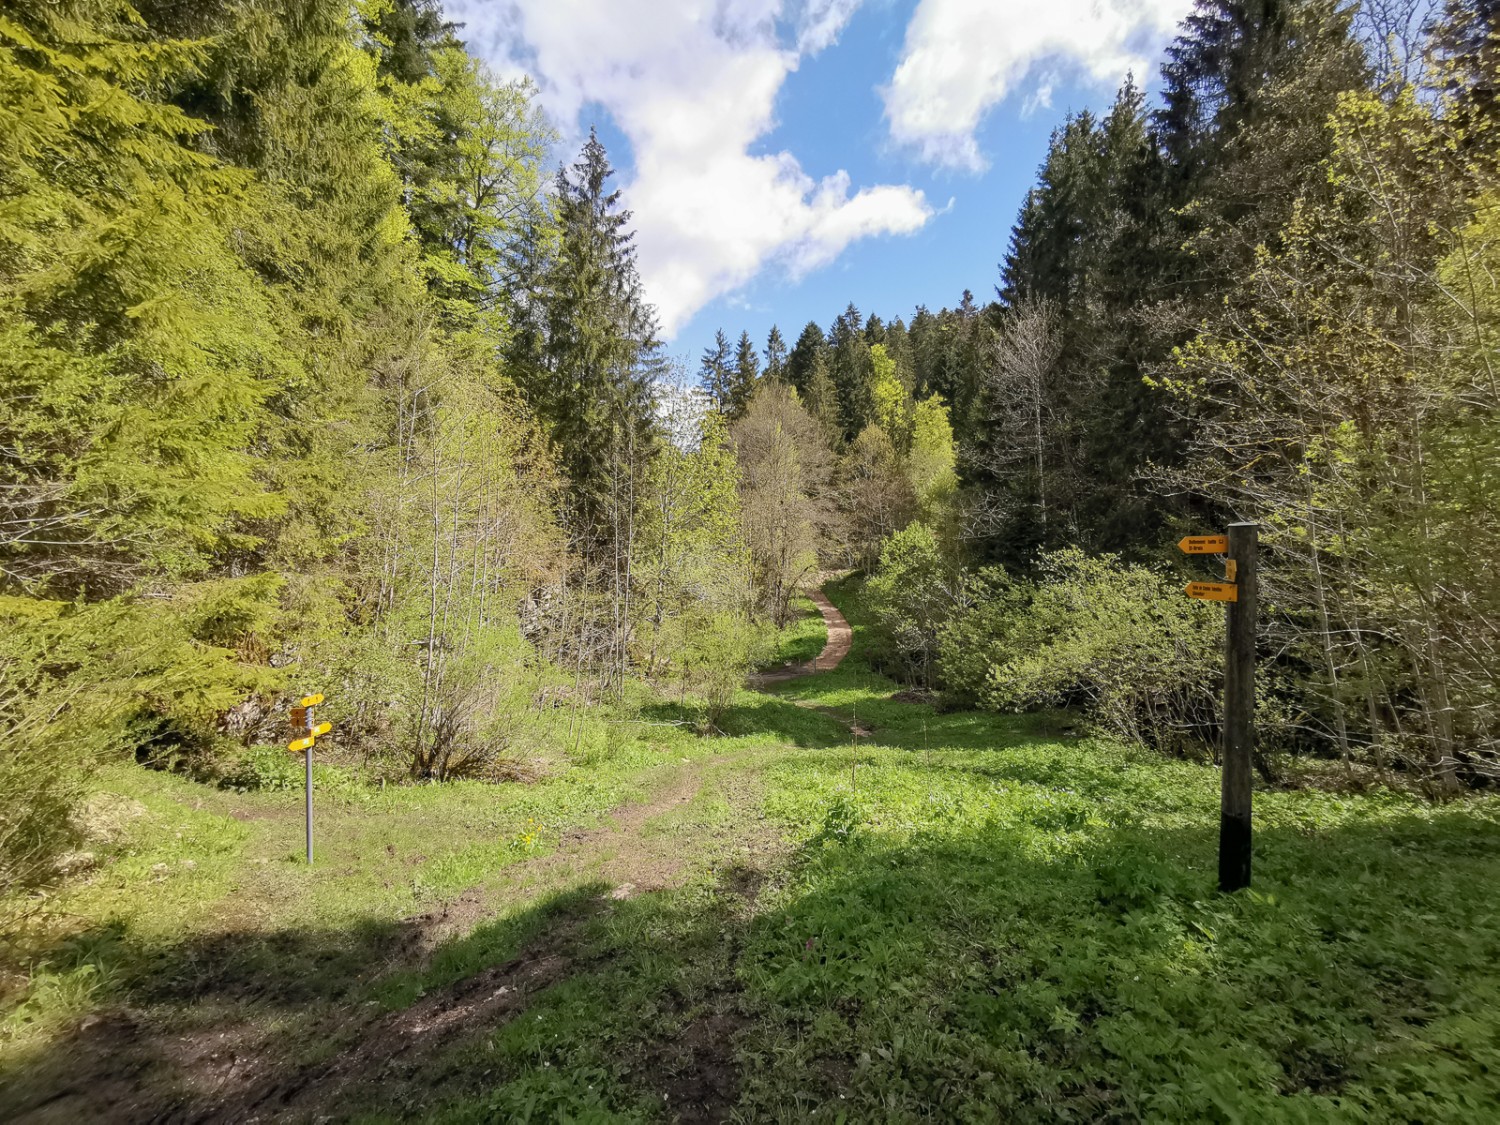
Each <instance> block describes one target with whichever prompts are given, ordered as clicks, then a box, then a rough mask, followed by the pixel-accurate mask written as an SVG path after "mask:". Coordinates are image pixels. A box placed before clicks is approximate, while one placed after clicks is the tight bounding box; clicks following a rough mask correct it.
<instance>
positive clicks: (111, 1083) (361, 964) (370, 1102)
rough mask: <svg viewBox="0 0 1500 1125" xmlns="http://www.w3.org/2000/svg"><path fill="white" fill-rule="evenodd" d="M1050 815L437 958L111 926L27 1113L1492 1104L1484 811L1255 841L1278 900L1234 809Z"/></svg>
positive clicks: (555, 914)
mask: <svg viewBox="0 0 1500 1125" xmlns="http://www.w3.org/2000/svg"><path fill="white" fill-rule="evenodd" d="M1057 815H1058V814H1057V810H1056V809H1053V808H1052V807H1051V806H1049V805H1047V804H1046V803H1045V802H1042V801H1037V802H1032V803H1023V804H1018V805H1016V806H1015V807H1014V808H1012V809H1011V810H1010V812H1009V814H1008V816H1007V817H1005V818H1001V819H998V820H997V819H995V818H993V817H991V818H989V819H987V820H985V821H983V822H973V823H968V822H965V823H946V824H945V823H941V822H938V823H934V824H933V825H932V826H931V827H930V828H925V829H923V830H922V831H921V832H919V833H918V834H916V835H914V836H909V837H903V838H895V837H891V836H889V835H883V834H882V833H881V832H880V831H879V830H877V829H875V828H872V827H871V826H870V825H868V824H866V823H864V822H863V821H861V819H860V814H859V813H858V812H857V811H856V812H855V813H853V814H852V815H851V816H850V817H849V818H847V820H846V821H841V822H839V823H838V824H836V825H835V827H836V828H838V827H839V826H840V825H842V829H845V830H846V831H840V832H835V833H833V834H832V835H830V834H829V833H824V834H822V835H821V836H819V837H816V838H814V839H813V840H811V841H810V842H808V843H806V844H805V845H804V846H803V848H802V849H801V851H800V852H799V853H797V855H796V856H795V858H794V859H793V861H792V864H791V868H790V870H788V871H783V872H781V873H779V874H778V873H772V875H773V877H772V879H771V881H770V882H769V883H767V882H766V881H765V880H766V873H765V872H761V871H758V870H755V869H753V868H749V867H744V866H730V867H728V868H726V869H724V870H721V871H719V872H717V873H715V876H714V878H713V879H712V880H711V881H710V882H709V883H707V884H696V885H690V886H687V887H683V888H678V889H674V890H665V891H660V892H653V893H649V894H643V895H640V896H637V897H634V898H630V899H628V900H624V901H615V900H613V899H607V898H603V897H601V891H602V889H603V888H602V887H601V886H599V885H590V886H586V887H579V888H574V889H573V890H570V891H568V892H565V893H562V894H559V895H556V896H554V897H552V898H550V899H548V900H546V901H543V902H539V903H537V904H535V905H534V906H532V907H530V908H528V909H526V910H524V911H521V912H518V913H517V914H515V915H513V916H510V917H507V918H505V919H502V920H500V921H497V922H494V923H488V924H485V925H481V926H479V927H478V928H476V929H474V930H473V931H472V932H470V933H468V934H465V935H462V936H459V937H455V938H452V939H449V940H445V941H441V942H440V943H438V944H437V946H436V948H434V949H431V950H429V949H428V948H427V943H426V942H425V941H424V938H423V930H422V924H421V923H420V922H416V923H404V924H400V925H363V926H357V927H353V928H351V929H347V930H338V931H329V932H316V933H314V932H295V933H277V934H270V935H254V934H230V935H222V936H220V937H217V938H213V939H208V940H204V941H200V942H194V943H187V944H185V945H184V946H182V947H180V948H177V949H173V950H169V951H166V952H165V953H161V952H158V951H154V950H147V949H138V948H133V947H132V945H131V941H130V935H129V934H128V933H119V932H116V933H113V934H112V935H110V936H109V937H108V939H107V940H106V939H104V938H102V937H100V936H98V935H96V936H95V938H94V939H93V940H94V942H95V944H94V946H93V949H92V952H91V953H90V954H88V955H89V956H93V957H95V958H97V959H98V960H99V961H101V962H108V961H111V960H112V961H113V963H114V965H115V968H114V970H113V971H114V972H115V973H116V974H117V979H118V980H119V984H118V986H117V988H116V996H115V998H114V999H115V1001H116V1005H115V1013H114V1014H113V1015H110V1016H107V1017H106V1018H105V1019H104V1020H102V1021H100V1022H99V1023H96V1024H94V1025H93V1026H91V1027H87V1028H82V1029H79V1030H78V1031H77V1032H76V1033H74V1034H73V1035H71V1036H68V1037H66V1038H65V1039H64V1040H63V1041H61V1042H60V1043H58V1044H57V1045H56V1046H55V1047H53V1048H52V1049H50V1050H48V1051H46V1052H44V1053H43V1054H42V1055H41V1056H39V1057H37V1058H35V1059H33V1060H32V1065H31V1067H30V1068H29V1071H28V1073H27V1074H25V1075H22V1076H19V1077H20V1079H21V1081H20V1082H18V1083H13V1084H12V1085H11V1086H10V1087H8V1088H7V1092H6V1094H5V1095H4V1097H5V1099H6V1101H5V1106H6V1110H7V1114H6V1116H7V1117H8V1119H20V1120H28V1119H34V1120H64V1119H74V1120H111V1121H135V1120H140V1121H145V1120H159V1119H164V1118H165V1119H199V1118H210V1119H244V1118H248V1117H253V1116H259V1117H262V1118H270V1117H289V1118H293V1119H296V1118H312V1117H316V1116H319V1115H327V1116H331V1117H333V1118H335V1119H347V1118H348V1117H351V1116H359V1115H362V1114H375V1115H379V1116H380V1117H382V1118H408V1119H409V1118H422V1119H431V1120H464V1121H492V1120H505V1121H525V1120H535V1121H544V1120H549V1121H550V1120H562V1119H569V1118H572V1119H579V1118H584V1119H588V1118H601V1117H609V1116H611V1115H628V1116H641V1117H646V1118H651V1117H656V1118H660V1119H664V1120H670V1119H673V1118H676V1119H677V1120H679V1121H684V1122H700V1121H702V1122H706V1121H717V1120H724V1119H725V1118H726V1117H728V1116H729V1115H730V1114H731V1113H734V1114H736V1115H738V1116H739V1117H740V1118H742V1119H745V1120H808V1119H824V1120H830V1121H832V1120H838V1119H840V1117H842V1119H844V1120H876V1119H879V1120H891V1119H920V1118H932V1117H938V1118H944V1119H967V1120H1097V1119H1102V1118H1116V1119H1124V1120H1138V1119H1143V1118H1144V1119H1153V1120H1179V1121H1187V1120H1214V1119H1222V1118H1224V1117H1225V1116H1226V1115H1228V1116H1232V1115H1234V1114H1238V1115H1240V1116H1242V1117H1244V1118H1245V1119H1247V1120H1259V1119H1286V1118H1301V1119H1327V1118H1329V1117H1337V1116H1340V1115H1345V1116H1365V1117H1370V1116H1373V1117H1376V1118H1382V1119H1417V1118H1421V1119H1426V1120H1443V1119H1449V1120H1480V1119H1486V1118H1489V1117H1491V1116H1492V1114H1491V1113H1490V1111H1491V1110H1493V1109H1495V1108H1496V1100H1497V1097H1500V1086H1497V1083H1496V1082H1495V1079H1494V1070H1493V1050H1494V1044H1495V1043H1496V1042H1497V1041H1500V1038H1497V1036H1500V970H1497V966H1500V912H1497V910H1496V908H1495V907H1494V905H1493V902H1492V900H1491V899H1490V898H1489V896H1488V895H1486V894H1476V893H1475V890H1476V889H1477V888H1489V887H1493V886H1494V885H1496V882H1497V879H1500V825H1497V824H1496V823H1495V821H1494V820H1493V819H1491V818H1489V817H1476V816H1471V815H1469V814H1468V813H1467V812H1466V811H1465V810H1461V809H1449V810H1437V811H1433V812H1430V813H1427V814H1425V815H1424V814H1421V813H1417V812H1411V813H1399V812H1396V813H1393V812H1391V811H1390V810H1385V811H1384V812H1383V813H1382V812H1381V810H1378V809H1372V819H1371V820H1370V821H1369V822H1368V823H1363V822H1361V823H1353V824H1347V825H1344V826H1342V827H1336V828H1327V829H1316V828H1312V829H1304V830H1292V829H1274V830H1270V831H1264V832H1262V833H1260V834H1259V835H1258V836H1257V842H1256V850H1257V854H1256V864H1257V883H1256V892H1255V893H1254V894H1241V895H1238V896H1234V897H1224V896H1219V895H1216V894H1214V893H1213V891H1212V888H1211V882H1212V869H1213V854H1214V846H1215V833H1214V831H1213V829H1212V828H1211V827H1210V826H1204V827H1203V828H1201V829H1171V830H1146V829H1141V828H1134V827H1128V826H1127V827H1109V826H1103V825H1100V824H1099V823H1098V822H1097V821H1089V820H1087V818H1083V819H1080V820H1078V821H1076V822H1070V821H1058V820H1057V819H1056V817H1057ZM830 823H832V821H830ZM1070 825H1071V826H1070ZM836 839H842V840H844V842H842V843H838V842H835V840H836ZM82 948H83V947H82V946H79V947H78V949H77V951H75V953H74V954H70V955H75V956H76V955H80V954H81V950H82ZM523 1014H524V1015H523ZM13 1077H16V1076H13ZM1462 1110H1467V1116H1465V1113H1464V1112H1460V1111H1462ZM1231 1111H1232V1112H1231Z"/></svg>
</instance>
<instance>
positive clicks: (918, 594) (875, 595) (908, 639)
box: [865, 523, 965, 688]
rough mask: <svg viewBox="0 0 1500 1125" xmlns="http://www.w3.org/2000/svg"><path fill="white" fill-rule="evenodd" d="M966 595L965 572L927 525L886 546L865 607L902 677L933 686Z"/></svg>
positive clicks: (900, 534) (867, 590)
mask: <svg viewBox="0 0 1500 1125" xmlns="http://www.w3.org/2000/svg"><path fill="white" fill-rule="evenodd" d="M964 591H965V577H964V573H963V571H962V570H961V569H960V568H959V567H957V566H955V565H953V564H952V563H950V562H949V561H948V560H947V559H945V558H944V557H943V554H942V552H941V551H940V550H939V548H938V542H937V536H935V535H934V534H933V531H932V528H930V527H928V526H927V525H926V524H921V523H914V524H910V525H908V526H907V527H906V528H905V529H904V530H902V531H898V532H896V533H895V534H894V535H892V536H891V537H890V538H888V539H887V540H886V541H885V544H884V546H882V547H881V549H880V565H879V566H878V567H877V568H876V570H875V573H874V575H872V576H871V578H870V580H869V581H868V582H866V583H865V598H866V603H865V604H866V605H867V606H868V608H869V610H870V614H871V616H872V617H873V618H874V621H875V627H876V631H877V633H878V634H879V636H880V640H881V642H882V643H881V645H880V646H879V647H880V649H881V650H883V651H884V652H886V653H889V654H890V656H891V659H892V660H893V661H894V663H895V668H894V669H892V670H893V671H895V672H896V673H897V675H899V676H901V677H902V678H903V679H905V680H907V681H908V682H911V683H916V684H920V685H921V686H922V687H925V688H931V687H932V686H933V682H934V678H935V675H936V672H937V659H938V651H939V646H940V641H941V637H942V631H943V627H944V625H945V624H946V623H947V622H948V620H949V618H950V617H952V616H953V614H954V613H955V612H956V611H957V610H958V609H960V608H961V607H962V605H963V603H964V599H965V593H964Z"/></svg>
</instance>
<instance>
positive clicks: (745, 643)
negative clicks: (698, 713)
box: [682, 611, 775, 731]
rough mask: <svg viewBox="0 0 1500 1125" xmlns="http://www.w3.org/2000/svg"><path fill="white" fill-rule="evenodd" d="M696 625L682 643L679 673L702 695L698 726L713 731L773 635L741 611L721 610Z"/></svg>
mask: <svg viewBox="0 0 1500 1125" xmlns="http://www.w3.org/2000/svg"><path fill="white" fill-rule="evenodd" d="M699 625H700V627H699V628H698V629H696V630H694V632H693V633H692V634H690V635H689V637H688V638H687V643H686V645H685V646H684V651H683V655H682V663H683V675H684V678H685V679H686V681H687V684H688V685H689V686H690V687H691V688H692V689H693V690H694V691H695V692H697V694H699V695H700V696H701V697H702V699H703V704H704V714H703V722H702V729H703V730H705V731H717V730H718V729H719V723H720V722H721V721H722V720H723V718H724V714H725V712H726V711H727V710H728V709H729V707H730V705H731V704H732V703H733V702H734V699H735V696H736V695H738V694H739V692H740V691H741V690H742V689H743V688H744V684H745V677H746V676H747V675H748V674H749V673H750V670H751V669H752V668H754V667H755V666H756V665H758V664H763V663H765V661H766V658H767V657H768V656H769V655H770V653H771V651H772V646H773V645H774V644H775V635H774V632H773V631H772V630H771V628H770V627H769V626H768V625H765V624H763V623H760V622H756V621H753V620H751V619H750V618H749V617H748V616H747V615H746V614H744V613H733V612H723V611H721V612H718V613H715V614H712V615H711V616H708V617H706V618H704V619H703V620H702V621H701V622H700V623H699Z"/></svg>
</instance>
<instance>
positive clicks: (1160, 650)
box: [940, 548, 1222, 751]
mask: <svg viewBox="0 0 1500 1125" xmlns="http://www.w3.org/2000/svg"><path fill="white" fill-rule="evenodd" d="M1221 635H1222V627H1221V625H1220V614H1218V613H1215V612H1214V610H1213V608H1212V607H1208V606H1204V605H1202V604H1200V603H1198V602H1193V601H1190V600H1189V599H1187V598H1185V597H1183V595H1182V593H1181V591H1179V590H1178V589H1177V588H1176V587H1175V586H1174V585H1172V584H1171V583H1170V582H1169V581H1168V580H1167V579H1165V578H1164V577H1163V576H1162V575H1160V574H1158V573H1157V572H1155V571H1153V570H1150V569H1147V568H1145V567H1141V566H1129V565H1126V564H1123V563H1121V562H1120V560H1119V559H1118V558H1116V557H1115V556H1112V555H1102V556H1094V557H1091V556H1088V555H1085V554H1084V553H1083V552H1082V551H1079V550H1077V549H1076V548H1070V549H1068V550H1064V551H1058V552H1055V553H1052V554H1048V555H1044V556H1043V557H1042V562H1041V567H1040V573H1039V576H1038V578H1037V580H1036V581H1034V582H1012V581H1010V580H1009V579H1008V578H1007V577H1006V576H1005V574H1004V572H1002V571H987V572H985V573H984V574H983V575H982V576H981V582H980V583H979V584H978V587H977V589H976V591H975V597H974V604H973V605H972V606H971V607H970V608H968V609H966V610H965V611H964V612H962V613H961V614H959V615H958V616H957V617H955V618H954V620H953V621H952V622H951V623H950V624H949V625H948V626H947V627H946V628H945V629H944V631H943V635H942V641H941V650H942V652H941V657H940V669H941V672H942V675H943V678H944V680H945V682H946V683H947V684H949V685H950V687H951V689H952V690H953V691H954V693H955V694H957V695H958V696H960V697H961V698H967V699H972V700H974V701H977V702H978V703H980V704H981V705H983V706H985V707H989V708H992V709H994V710H1001V711H1020V710H1026V709H1029V708H1034V707H1046V706H1081V707H1083V708H1084V709H1085V710H1086V711H1087V712H1088V713H1089V714H1090V715H1091V716H1092V717H1093V718H1094V719H1095V720H1096V721H1097V722H1099V723H1100V724H1101V725H1102V726H1103V727H1105V728H1106V729H1108V730H1110V731H1112V732H1113V733H1115V734H1118V735H1120V736H1121V737H1124V738H1129V739H1135V740H1139V741H1142V742H1145V743H1147V744H1149V745H1153V746H1156V747H1159V748H1161V749H1166V750H1172V751H1181V750H1186V749H1188V748H1190V747H1192V746H1195V745H1201V743H1202V742H1203V741H1204V740H1205V739H1206V738H1207V737H1210V736H1211V732H1212V731H1214V730H1215V729H1216V726H1217V721H1218V715H1217V698H1218V692H1219V687H1220V684H1221V683H1222V671H1221V668H1220V657H1219V645H1220V637H1221Z"/></svg>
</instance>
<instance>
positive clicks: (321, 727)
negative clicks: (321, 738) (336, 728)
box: [313, 723, 333, 738]
mask: <svg viewBox="0 0 1500 1125" xmlns="http://www.w3.org/2000/svg"><path fill="white" fill-rule="evenodd" d="M332 729H333V724H332V723H319V724H318V725H317V726H315V727H313V737H314V738H316V737H318V735H320V734H327V733H328V732H329V731H331V730H332Z"/></svg>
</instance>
